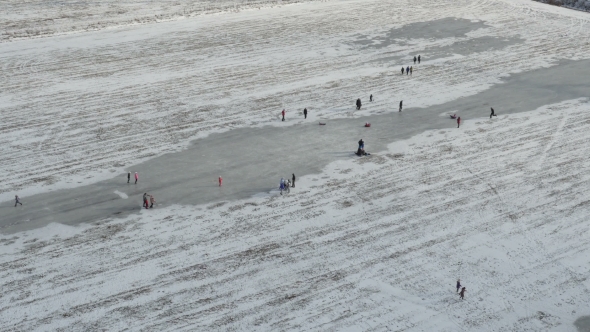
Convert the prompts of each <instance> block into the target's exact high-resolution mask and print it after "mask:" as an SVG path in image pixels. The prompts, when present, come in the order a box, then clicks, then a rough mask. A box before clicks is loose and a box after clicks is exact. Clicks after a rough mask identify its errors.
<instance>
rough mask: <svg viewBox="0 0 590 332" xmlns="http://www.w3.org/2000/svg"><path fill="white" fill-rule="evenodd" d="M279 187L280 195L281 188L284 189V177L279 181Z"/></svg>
mask: <svg viewBox="0 0 590 332" xmlns="http://www.w3.org/2000/svg"><path fill="white" fill-rule="evenodd" d="M279 189H281V195H282V194H283V190H285V178H281V182H279Z"/></svg>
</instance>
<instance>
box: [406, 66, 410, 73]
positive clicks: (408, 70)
mask: <svg viewBox="0 0 590 332" xmlns="http://www.w3.org/2000/svg"><path fill="white" fill-rule="evenodd" d="M406 75H410V66H407V67H406Z"/></svg>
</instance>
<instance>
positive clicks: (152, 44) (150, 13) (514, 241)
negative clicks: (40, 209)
mask: <svg viewBox="0 0 590 332" xmlns="http://www.w3.org/2000/svg"><path fill="white" fill-rule="evenodd" d="M5 3H7V4H8V5H9V7H11V10H9V11H1V12H0V31H1V32H0V34H1V37H0V40H1V41H3V43H0V66H1V68H2V70H1V71H0V114H1V116H2V119H1V120H2V121H1V122H0V146H1V149H2V150H1V153H2V160H1V161H2V162H1V163H0V201H6V200H8V199H10V198H11V197H12V196H13V195H14V193H19V194H20V195H21V196H23V197H26V196H27V195H32V194H35V193H41V192H47V191H49V190H54V189H56V188H67V187H75V186H80V185H85V184H92V183H96V182H97V181H98V180H101V179H105V178H108V177H111V176H114V175H118V174H120V173H121V172H123V171H124V170H126V169H128V168H129V167H131V166H132V165H135V164H137V163H139V162H141V161H145V160H148V159H150V158H152V157H154V156H157V155H162V154H164V153H166V152H170V151H181V150H182V149H183V148H185V147H186V146H187V144H189V142H190V141H191V140H193V139H195V138H202V137H206V136H207V135H209V134H211V133H214V132H220V131H227V130H232V129H235V128H242V127H257V126H258V127H259V126H263V125H277V126H290V125H294V124H297V125H300V123H301V120H300V119H297V118H296V117H300V115H299V112H300V111H301V110H302V109H303V108H304V107H307V108H308V109H309V110H310V121H314V122H315V121H317V120H319V119H324V120H326V119H327V120H329V119H335V118H340V117H353V116H359V115H367V114H377V113H381V112H397V103H398V102H399V100H400V99H404V105H405V107H421V106H429V105H436V104H441V103H444V102H448V101H451V100H454V99H456V98H459V97H462V96H467V95H473V94H475V93H477V92H481V91H484V90H485V89H487V88H489V87H490V86H491V85H493V84H498V83H501V79H502V77H505V76H506V75H509V74H511V73H518V72H524V71H531V70H534V69H538V68H542V67H548V66H553V65H556V64H558V62H559V60H563V59H568V60H581V59H590V30H589V29H587V27H588V23H589V20H590V16H588V14H585V13H581V12H576V11H569V10H567V9H564V8H557V7H554V6H548V5H544V4H541V3H538V2H533V1H525V0H512V1H504V0H480V1H454V0H453V1H451V0H437V1H426V0H414V1H383V0H379V1H376V0H349V1H305V2H301V3H299V2H297V3H296V1H290V2H289V3H290V4H288V5H284V3H287V2H283V3H279V2H270V1H199V2H188V1H182V0H181V1H177V2H174V3H172V2H171V3H166V5H161V4H160V3H151V2H148V3H146V2H133V1H132V2H126V3H119V2H109V1H103V2H96V3H92V2H90V3H79V2H76V3H72V4H71V5H70V4H69V3H68V2H65V3H54V2H44V1H36V2H35V1H33V2H19V1H9V2H5ZM62 4H63V5H62ZM78 6H81V7H78ZM4 8H6V7H3V9H4ZM190 8H192V9H190ZM181 10H182V11H183V14H180V11H181ZM187 11H188V13H187ZM152 17H155V18H152ZM163 20H164V21H166V22H161V21H163ZM98 22H102V23H98ZM134 22H135V23H142V24H135V23H134ZM421 22H428V24H425V23H421ZM35 29H37V30H35ZM93 29H97V31H89V32H81V31H84V30H93ZM36 31H39V33H37V32H36ZM433 36H435V37H433ZM417 53H420V54H422V55H423V58H424V61H423V62H422V63H421V64H420V65H419V66H415V67H414V69H415V70H414V73H413V75H412V76H411V77H408V76H401V75H400V73H399V68H400V67H401V66H402V65H410V61H409V59H410V57H411V56H413V55H414V54H417ZM548 84H549V83H548ZM523 90H525V92H523V96H524V97H525V98H526V87H523ZM371 93H372V94H374V95H375V96H377V100H376V102H375V103H373V104H372V105H371V107H365V108H364V109H363V110H362V111H360V112H352V108H353V103H354V100H355V99H356V98H358V97H363V98H364V99H363V100H366V99H367V97H368V95H369V94H371ZM283 108H286V109H287V112H288V113H287V118H288V119H287V120H288V121H287V122H285V123H283V122H281V121H280V120H279V112H280V110H281V109H283ZM446 111H447V110H441V112H446ZM486 111H487V110H484V111H483V113H484V114H482V115H485V112H486ZM416 112H419V110H418V111H416ZM449 121H451V120H449ZM375 125H379V124H375ZM453 127H454V125H453V123H452V122H449V129H443V130H431V131H427V132H424V133H420V134H417V135H416V136H415V137H412V138H410V139H408V140H404V141H398V142H393V143H391V144H390V145H389V146H388V149H387V150H386V151H376V152H375V153H373V154H372V155H371V156H369V157H366V158H360V159H357V158H354V159H352V158H351V159H346V160H338V161H334V162H333V163H331V164H329V165H328V166H327V167H326V168H325V169H324V170H323V171H322V172H321V173H320V174H313V175H307V176H302V177H300V178H299V179H298V180H297V188H296V189H294V190H292V192H291V193H290V194H289V195H285V196H279V195H271V196H268V197H256V198H250V199H246V200H239V201H221V202H217V203H213V204H207V205H196V206H180V205H173V206H167V207H162V208H156V209H152V210H149V211H141V212H138V213H137V214H133V215H130V216H128V217H125V218H121V219H108V218H107V219H104V220H101V221H97V222H93V223H91V224H84V225H82V226H79V227H67V226H64V225H60V224H51V225H50V226H47V227H44V228H42V229H33V230H28V231H24V232H19V233H16V234H10V235H0V285H1V288H0V289H1V292H0V322H2V324H0V330H17V331H25V330H27V331H28V330H39V331H54V330H67V331H69V330H79V331H88V330H123V329H130V330H151V331H164V330H169V331H177V330H196V331H208V330H223V331H227V330H235V331H242V330H266V331H277V330H312V331H326V330H328V331H329V330H350V331H361V330H362V331H365V330H368V331H402V330H412V331H473V330H489V331H540V330H542V331H545V330H548V331H575V326H574V322H575V321H576V320H577V319H579V318H580V317H583V316H588V315H590V309H588V308H590V303H589V302H590V281H589V280H588V279H587V278H588V276H589V275H590V264H589V263H590V255H589V253H590V240H588V239H589V235H590V227H589V225H588V220H589V219H590V218H588V215H589V213H588V206H589V202H590V189H588V188H589V185H588V184H589V181H590V175H589V173H588V171H589V168H590V164H589V163H588V161H587V156H588V155H589V154H590V151H589V150H590V145H589V144H588V143H589V142H590V93H589V96H588V98H581V99H576V100H568V101H565V102H560V103H555V104H551V105H546V106H543V107H541V108H540V109H537V110H530V111H528V112H523V113H519V114H511V115H506V114H502V113H501V112H500V115H499V116H498V117H497V118H494V119H492V120H489V119H487V118H480V119H468V120H467V121H466V122H465V123H464V124H463V125H462V127H461V129H456V128H453ZM56 195H59V193H57V194H56ZM26 203H27V204H31V205H33V204H34V202H26ZM2 205H3V206H4V207H2V208H0V221H1V218H2V213H3V212H2V210H5V209H8V208H10V209H14V208H13V207H12V206H11V204H10V203H7V202H4V203H2ZM457 278H461V281H462V284H463V285H464V286H466V288H467V292H466V298H465V300H460V299H459V297H458V295H457V294H456V293H455V290H454V284H455V281H456V280H457Z"/></svg>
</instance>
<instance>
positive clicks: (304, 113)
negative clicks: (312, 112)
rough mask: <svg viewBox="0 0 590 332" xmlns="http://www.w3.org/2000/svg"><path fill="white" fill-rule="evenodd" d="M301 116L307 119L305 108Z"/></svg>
mask: <svg viewBox="0 0 590 332" xmlns="http://www.w3.org/2000/svg"><path fill="white" fill-rule="evenodd" d="M303 116H304V117H305V118H306V119H307V108H304V109H303Z"/></svg>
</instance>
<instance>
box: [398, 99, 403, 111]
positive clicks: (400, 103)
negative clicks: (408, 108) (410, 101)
mask: <svg viewBox="0 0 590 332" xmlns="http://www.w3.org/2000/svg"><path fill="white" fill-rule="evenodd" d="M403 103H404V101H403V100H400V101H399V111H400V112H401V111H402V105H403Z"/></svg>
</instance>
